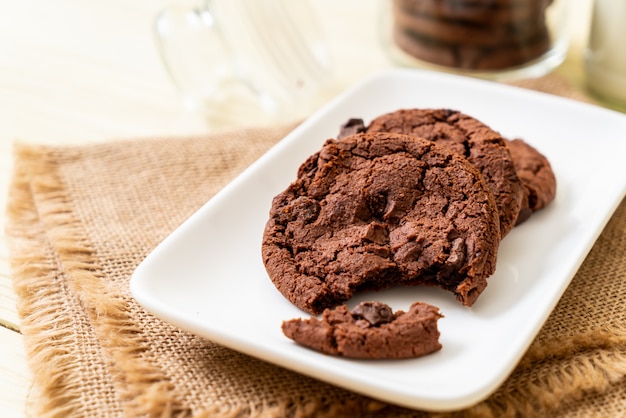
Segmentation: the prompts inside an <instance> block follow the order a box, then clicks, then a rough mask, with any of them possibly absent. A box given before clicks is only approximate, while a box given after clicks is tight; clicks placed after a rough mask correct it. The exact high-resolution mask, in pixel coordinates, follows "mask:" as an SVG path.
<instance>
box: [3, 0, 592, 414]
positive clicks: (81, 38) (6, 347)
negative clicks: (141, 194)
mask: <svg viewBox="0 0 626 418" xmlns="http://www.w3.org/2000/svg"><path fill="white" fill-rule="evenodd" d="M170 3H171V2H165V1H164V0H150V1H148V0H133V1H123V0H109V1H95V0H86V1H85V0H82V1H79V0H56V1H54V2H49V1H43V0H24V1H9V0H0V4H1V5H2V10H3V13H0V206H1V207H2V208H3V209H2V210H1V211H0V224H1V225H2V228H1V230H0V324H1V325H2V326H0V341H1V344H0V347H2V349H1V350H2V351H1V352H2V354H1V355H0V415H1V416H2V417H4V418H11V417H22V416H24V415H25V413H26V407H25V405H26V401H27V397H28V393H29V390H30V382H31V378H30V375H29V370H28V367H27V364H26V356H25V353H24V349H23V345H22V338H21V334H20V326H19V318H18V315H17V312H16V296H15V294H14V292H13V290H12V284H11V275H10V269H9V263H8V257H9V255H8V250H7V246H6V238H5V235H4V220H5V210H4V208H5V207H6V203H7V201H6V200H7V189H8V185H9V182H10V178H11V172H12V155H11V147H12V143H13V142H15V141H22V142H28V143H42V144H88V143H95V142H99V141H110V140H113V139H120V138H134V137H149V136H163V135H187V134H198V133H207V132H211V131H214V130H216V129H224V128H231V127H237V126H238V125H239V124H241V123H242V122H233V121H232V120H231V121H229V122H228V123H225V122H223V121H222V122H220V121H219V120H218V121H215V120H212V121H209V120H207V118H206V117H204V116H203V115H202V114H199V113H194V112H190V111H188V110H186V109H185V108H184V106H182V103H181V99H180V97H179V94H178V92H177V90H176V89H175V88H174V86H173V85H172V83H171V82H170V80H169V78H168V76H167V73H166V72H165V70H164V68H163V66H162V64H161V61H160V58H159V56H158V53H157V50H156V48H155V44H154V41H153V38H152V23H153V20H154V17H155V15H156V14H157V13H158V11H159V10H161V9H162V8H163V7H164V6H166V5H169V4H170ZM313 3H314V8H315V11H316V12H317V14H318V16H319V18H320V22H321V24H322V27H323V30H324V32H325V35H326V37H327V39H328V40H329V42H330V47H331V51H332V54H333V59H334V61H335V67H336V70H335V73H334V80H333V83H332V85H331V86H330V87H329V89H328V90H327V92H326V93H325V96H324V98H322V101H321V102H320V104H321V103H323V101H324V100H327V99H330V98H331V97H333V96H334V95H336V94H337V93H338V92H340V91H341V90H343V89H345V88H346V87H348V86H350V85H351V84H353V83H354V82H356V81H358V80H360V79H361V78H363V77H366V76H368V75H370V74H373V73H375V72H378V71H380V70H383V69H385V68H389V67H390V66H391V65H392V64H391V63H390V62H389V61H388V60H387V58H386V56H385V55H384V54H383V53H382V52H381V50H380V48H379V42H378V39H377V33H376V25H377V15H378V13H377V7H378V4H377V3H378V0H343V1H340V2H337V1H331V0H316V1H315V2H313ZM573 3H575V5H574V9H573V10H572V13H571V15H570V21H571V26H570V38H571V47H570V51H569V55H568V57H567V59H566V61H565V62H564V63H563V65H561V67H559V68H558V69H557V70H556V71H557V72H559V73H561V74H563V75H565V76H566V77H567V78H568V79H569V80H570V81H571V82H572V83H573V84H574V85H576V86H577V87H580V88H581V89H582V88H584V72H583V69H582V54H583V51H584V46H585V43H586V38H587V32H588V23H589V18H590V4H591V0H583V1H581V0H578V1H576V2H573ZM264 122H267V123H270V122H271V121H269V120H268V121H260V122H259V123H264Z"/></svg>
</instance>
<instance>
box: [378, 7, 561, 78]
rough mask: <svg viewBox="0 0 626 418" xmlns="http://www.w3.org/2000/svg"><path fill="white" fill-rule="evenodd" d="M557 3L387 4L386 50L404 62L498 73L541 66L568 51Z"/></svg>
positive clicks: (545, 67) (547, 66)
mask: <svg viewBox="0 0 626 418" xmlns="http://www.w3.org/2000/svg"><path fill="white" fill-rule="evenodd" d="M561 3H562V1H559V0H389V2H388V5H387V6H388V9H387V10H386V13H387V14H388V18H389V24H388V25H387V26H386V27H384V28H383V31H386V33H384V35H385V36H386V37H387V40H388V45H387V47H388V48H389V49H391V50H393V51H391V52H392V57H393V58H395V59H396V60H397V61H399V62H400V63H401V64H417V63H423V64H432V65H434V66H439V67H444V68H449V69H456V70H460V71H469V72H486V73H490V72H491V73H494V72H500V71H503V70H512V69H520V68H523V67H530V66H531V65H533V66H534V67H535V75H537V69H536V67H537V66H538V65H539V64H542V65H543V70H541V72H542V73H545V72H547V71H549V70H550V69H552V68H554V67H555V66H556V65H558V64H560V62H562V60H563V59H564V56H565V52H566V49H567V44H566V39H565V33H564V31H563V29H562V26H564V24H565V20H564V19H563V16H562V15H563V14H564V7H565V6H563V5H561Z"/></svg>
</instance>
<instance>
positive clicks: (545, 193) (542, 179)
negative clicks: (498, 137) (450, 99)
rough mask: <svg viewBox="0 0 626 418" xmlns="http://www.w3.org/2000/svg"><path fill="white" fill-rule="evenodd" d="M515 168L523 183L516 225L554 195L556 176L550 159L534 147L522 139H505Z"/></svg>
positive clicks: (544, 204) (542, 206)
mask: <svg viewBox="0 0 626 418" xmlns="http://www.w3.org/2000/svg"><path fill="white" fill-rule="evenodd" d="M506 144H507V146H508V147H509V151H510V152H511V156H512V158H513V163H514V164H515V170H516V171H517V175H518V177H519V178H520V180H521V181H522V184H523V185H524V191H525V193H524V200H523V201H522V207H521V209H520V213H519V216H518V218H517V225H519V224H521V223H522V222H524V221H525V220H527V219H528V218H529V217H530V215H532V214H533V212H536V211H538V210H541V209H543V208H545V207H546V206H547V205H548V204H549V203H550V202H552V201H553V200H554V198H555V196H556V177H555V175H554V171H552V166H551V165H550V161H548V159H547V158H546V157H545V156H544V155H543V154H542V153H540V152H539V151H538V150H537V149H536V148H534V147H533V146H531V145H530V144H528V143H527V142H526V141H524V140H522V139H519V138H518V139H512V140H506Z"/></svg>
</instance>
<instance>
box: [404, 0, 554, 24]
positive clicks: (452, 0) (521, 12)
mask: <svg viewBox="0 0 626 418" xmlns="http://www.w3.org/2000/svg"><path fill="white" fill-rule="evenodd" d="M550 3H552V0H491V1H482V0H393V6H394V7H395V8H398V9H400V10H403V11H405V12H406V13H408V14H417V15H423V16H428V17H430V18H431V19H445V20H448V21H459V22H464V23H466V24H492V23H496V24H503V23H511V22H517V21H527V20H529V19H536V18H537V17H538V16H540V15H542V16H543V14H544V12H545V9H546V7H548V6H549V5H550Z"/></svg>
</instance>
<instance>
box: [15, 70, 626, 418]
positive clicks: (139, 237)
mask: <svg viewBox="0 0 626 418" xmlns="http://www.w3.org/2000/svg"><path fill="white" fill-rule="evenodd" d="M526 87H534V88H539V89H541V90H544V91H551V92H553V93H556V94H561V95H565V96H568V95H571V93H572V91H571V90H570V88H569V86H567V85H565V84H563V83H562V82H561V81H560V80H559V79H555V78H547V79H541V80H536V81H533V82H527V83H526ZM291 128H292V127H291V126H284V127H277V128H265V129H249V130H241V131H236V132H224V133H216V134H212V135H207V136H201V137H184V138H152V139H141V140H116V141H111V142H107V143H102V144H97V145H88V146H71V147H53V146H34V145H27V144H16V146H15V173H14V178H13V183H12V186H11V189H10V196H9V207H8V215H9V216H8V218H9V220H8V224H7V233H8V236H9V241H10V242H9V244H10V250H11V265H12V269H13V278H14V286H15V289H16V292H17V294H18V297H19V306H18V309H19V314H20V316H21V320H22V333H23V335H24V341H25V345H26V352H27V356H28V360H29V363H30V367H31V369H32V372H33V379H34V381H33V387H32V389H31V391H30V393H29V399H28V404H29V411H30V413H31V414H32V415H33V416H42V417H74V416H81V417H82V416H85V417H249V416H250V417H353V416H354V417H356V416H360V417H367V416H376V417H423V416H430V414H429V413H427V412H424V411H413V410H408V409H404V408H400V407H398V406H393V405H388V404H385V403H383V402H380V401H377V400H374V399H370V398H367V397H364V396H361V395H358V394H355V393H352V392H350V391H347V390H344V389H340V388H337V387H335V386H332V385H330V384H326V383H322V382H320V381H317V380H315V379H312V378H309V377H305V376H302V375H300V374H297V373H294V372H291V371H289V370H286V369H283V368H280V367H277V366H274V365H271V364H268V363H265V362H263V361H260V360H257V359H255V358H252V357H249V356H246V355H243V354H241V353H238V352H236V351H232V350H230V349H228V348H225V347H223V346H220V345H218V344H216V343H213V342H211V341H208V340H206V339H203V338H200V337H198V336H195V335H193V334H190V333H187V332H184V331H181V330H179V329H177V328H175V327H173V326H170V325H168V324H167V323H165V322H163V321H161V320H159V319H157V318H155V317H153V316H152V315H150V314H149V313H147V312H146V311H145V310H144V309H143V308H142V307H141V306H140V305H138V303H137V302H136V301H135V300H134V299H133V297H132V295H131V294H130V291H129V279H130V277H131V275H132V273H133V271H134V269H135V268H136V267H137V265H138V264H139V263H140V262H141V261H142V260H143V259H144V257H145V256H146V255H147V254H148V253H149V252H150V251H151V250H152V249H153V248H154V247H155V246H156V245H157V244H158V243H159V242H161V241H162V240H163V239H165V238H166V237H167V236H168V235H169V234H170V233H171V232H172V231H173V230H175V229H176V228H177V227H178V226H179V225H180V224H181V223H182V222H183V221H184V220H186V219H187V218H188V217H189V216H190V215H191V214H192V213H193V212H195V211H196V210H197V209H198V208H200V206H202V205H203V204H204V203H205V202H206V201H207V200H208V199H209V198H210V197H211V196H212V195H213V194H215V193H216V192H217V191H218V190H219V189H221V188H222V187H223V186H224V185H225V184H226V183H228V182H229V181H230V180H232V179H233V178H234V177H235V176H236V175H237V174H238V173H240V172H241V171H242V170H243V169H245V168H246V167H247V166H248V165H250V164H251V163H252V162H253V161H254V160H255V159H257V158H258V157H259V156H260V155H261V154H262V153H263V152H265V151H266V150H268V149H269V148H270V147H271V146H272V145H274V144H275V143H276V142H277V141H278V140H279V139H280V138H282V137H283V136H284V135H285V134H286V133H287V132H288V131H289V130H290V129H291ZM294 175H295V173H294ZM251 204H254V203H253V202H251ZM625 254H626V203H622V204H621V205H620V206H619V207H618V208H617V211H616V212H615V213H614V215H613V217H612V218H611V220H610V221H609V223H608V225H607V226H606V229H605V230H604V231H603V233H602V234H601V236H600V238H599V239H598V241H597V242H596V244H595V246H594V247H593V249H592V250H591V252H590V253H589V255H588V256H587V258H586V260H585V261H584V263H583V265H582V267H581V268H580V270H579V271H578V273H577V274H576V276H575V278H574V279H573V281H572V283H571V285H570V286H569V288H568V289H567V291H566V293H565V295H564V296H563V297H562V299H561V300H560V302H559V304H558V306H557V307H556V309H555V310H554V312H553V313H552V315H551V316H550V317H549V319H548V321H547V323H546V324H545V326H544V327H543V329H542V331H541V332H540V334H539V335H538V336H537V338H536V340H535V341H534V342H533V343H532V345H531V347H530V348H529V350H528V351H527V353H526V354H525V356H524V357H523V359H522V360H521V362H520V363H519V364H518V366H517V368H516V369H515V371H514V372H513V374H512V375H511V376H510V377H509V378H508V380H506V382H505V383H504V384H503V385H502V386H501V387H500V388H499V389H498V390H497V391H496V392H495V393H494V394H493V395H491V396H490V397H489V398H488V399H487V400H485V401H483V402H481V403H479V404H478V405H475V406H473V407H471V408H469V409H466V410H463V411H457V412H454V413H449V414H448V413H446V414H436V415H437V416H459V417H507V416H508V417H513V416H553V417H591V416H607V417H608V416H611V417H614V416H625V415H626V401H625V399H626V378H625V376H626V297H625V295H626V257H625ZM235 302H236V301H233V303H234V308H233V309H238V308H240V307H237V306H236V303H235ZM277 326H279V325H277Z"/></svg>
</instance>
